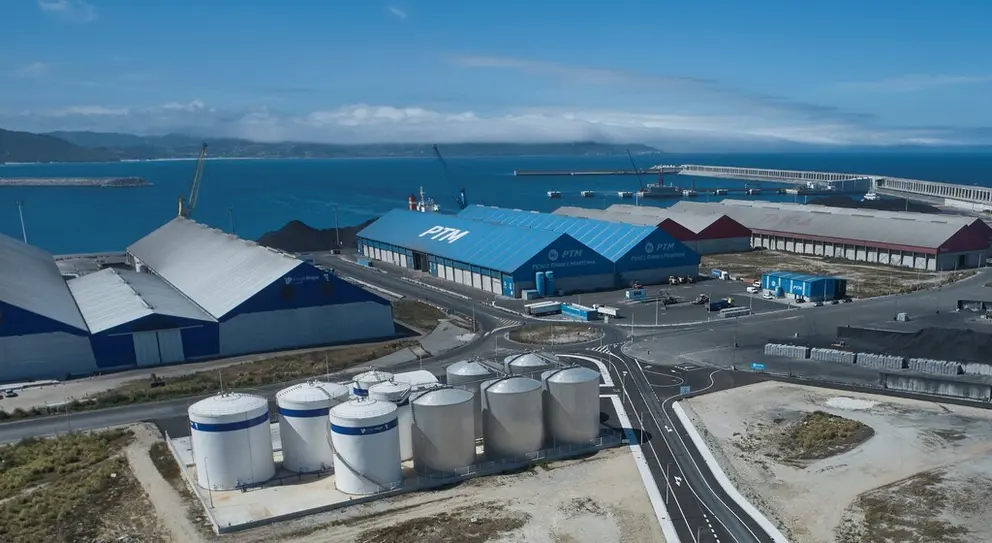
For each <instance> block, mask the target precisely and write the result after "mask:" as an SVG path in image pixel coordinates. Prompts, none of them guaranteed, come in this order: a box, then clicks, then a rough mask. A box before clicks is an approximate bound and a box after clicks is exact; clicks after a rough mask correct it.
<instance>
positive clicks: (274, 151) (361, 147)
mask: <svg viewBox="0 0 992 543" xmlns="http://www.w3.org/2000/svg"><path fill="white" fill-rule="evenodd" d="M48 135H49V136H54V137H57V138H61V139H64V140H66V141H69V142H72V143H74V144H76V145H79V146H81V147H88V148H91V149H105V150H106V151H107V152H110V153H112V154H113V155H114V156H116V157H117V158H119V159H121V160H146V159H156V158H192V157H196V156H197V154H199V152H200V145H201V143H202V142H203V141H204V140H203V139H201V138H196V137H192V136H186V135H182V134H166V135H164V136H135V135H132V134H117V133H101V132H51V133H49V134H48ZM206 142H207V144H209V145H210V149H209V156H211V157H229V158H234V157H241V158H343V157H431V156H434V151H433V150H432V149H431V145H430V144H421V143H370V144H355V145H338V144H329V143H307V142H292V141H288V142H278V143H263V142H256V141H250V140H243V139H232V138H220V139H211V138H207V139H206ZM627 149H630V152H631V153H635V154H656V153H659V152H660V151H659V150H658V149H655V148H653V147H648V146H647V145H641V144H629V145H616V144H609V143H598V142H593V141H582V142H571V143H447V144H444V145H441V152H442V153H443V154H444V156H446V157H449V156H522V155H573V156H575V155H583V156H595V155H622V154H624V153H626V150H627Z"/></svg>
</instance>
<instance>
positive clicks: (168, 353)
mask: <svg viewBox="0 0 992 543" xmlns="http://www.w3.org/2000/svg"><path fill="white" fill-rule="evenodd" d="M156 333H157V334H158V351H159V353H160V354H161V355H162V363H163V364H173V363H176V362H182V361H184V360H186V355H185V353H184V352H183V334H182V332H181V331H180V330H179V329H178V328H176V329H173V330H159V331H158V332H156Z"/></svg>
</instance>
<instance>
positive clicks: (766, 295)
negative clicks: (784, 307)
mask: <svg viewBox="0 0 992 543" xmlns="http://www.w3.org/2000/svg"><path fill="white" fill-rule="evenodd" d="M761 297H762V298H764V299H766V300H771V299H772V298H774V297H775V295H774V294H772V293H771V291H770V290H766V291H764V292H762V293H761Z"/></svg>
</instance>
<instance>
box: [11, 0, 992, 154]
mask: <svg viewBox="0 0 992 543" xmlns="http://www.w3.org/2000/svg"><path fill="white" fill-rule="evenodd" d="M988 21H992V2H988V1H987V0H948V1H947V2H943V3H941V4H940V5H939V7H938V4H936V3H934V2H923V1H922V0H909V1H905V0H902V1H898V2H897V1H894V0H873V1H871V2H865V1H864V0H860V1H857V2H855V1H853V0H832V1H829V2H828V1H826V0H823V1H814V2H795V1H785V0H754V1H752V2H741V1H740V0H710V1H706V2H669V1H664V0H644V1H628V0H613V1H611V2H594V1H591V0H541V1H534V0H528V1H521V0H501V1H500V2H466V1H464V0H457V1H456V0H396V1H395V2H393V3H390V2H379V1H377V0H362V1H360V2H358V1H354V2H353V1H323V0H295V1H293V2H274V1H270V0H238V1H236V2H235V1H227V0H223V1H222V0H140V1H133V0H4V2H3V6H2V7H0V127H2V128H7V129H14V130H27V131H35V132H44V131H51V130H93V131H109V132H128V133H135V134H164V133H169V132H182V133H187V134H191V135H198V136H209V137H220V136H230V137H242V138H247V139H253V140H259V141H285V140H298V141H320V142H333V143H371V142H438V143H442V142H443V143H448V142H461V141H520V142H541V141H575V140H590V139H592V140H601V141H611V142H642V143H649V144H660V145H663V146H665V147H666V148H671V149H672V150H699V149H707V148H713V147H729V148H734V147H735V146H737V147H741V148H746V147H748V146H754V145H758V146H761V145H785V146H788V145H816V146H834V147H836V146H847V145H856V146H892V145H933V146H961V145H987V144H992V33H990V32H988Z"/></svg>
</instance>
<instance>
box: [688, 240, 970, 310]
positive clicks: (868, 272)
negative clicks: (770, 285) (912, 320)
mask: <svg viewBox="0 0 992 543" xmlns="http://www.w3.org/2000/svg"><path fill="white" fill-rule="evenodd" d="M700 267H701V269H702V270H704V271H705V270H711V269H718V270H723V271H726V272H728V273H729V274H730V275H732V276H734V277H743V278H755V279H756V278H759V277H761V275H762V274H763V273H765V272H767V271H769V270H787V271H790V272H796V273H803V274H809V275H822V276H833V277H842V278H844V279H847V293H848V295H849V296H851V297H853V298H872V297H875V296H886V295H889V294H901V293H907V292H913V291H916V290H921V289H927V288H933V287H936V286H938V285H942V284H949V283H952V282H954V281H957V280H960V279H963V278H965V277H969V276H971V275H972V274H974V271H971V270H966V271H961V272H936V273H934V272H926V271H923V270H913V269H907V268H898V267H893V266H885V265H882V264H868V263H862V262H854V261H850V260H841V259H834V258H825V257H817V256H812V255H802V254H797V253H788V252H778V251H768V250H756V251H750V252H746V253H731V254H721V255H704V256H703V257H702V262H701V264H700Z"/></svg>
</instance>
